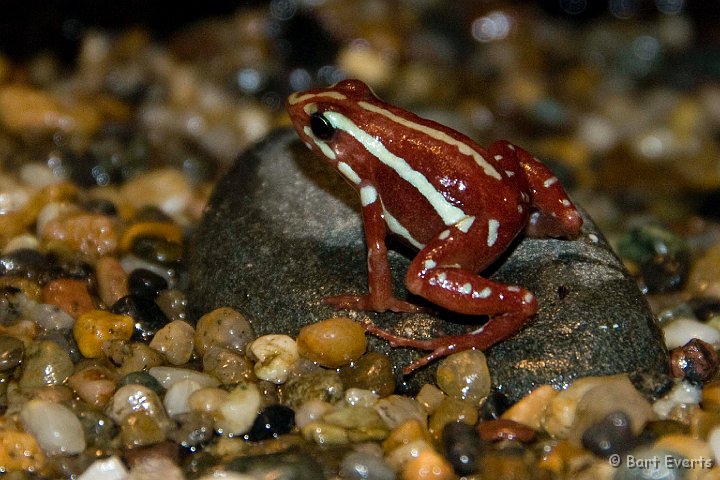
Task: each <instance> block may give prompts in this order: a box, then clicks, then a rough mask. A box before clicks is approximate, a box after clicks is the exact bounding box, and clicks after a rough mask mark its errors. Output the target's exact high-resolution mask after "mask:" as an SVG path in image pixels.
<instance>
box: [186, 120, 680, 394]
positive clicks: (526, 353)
mask: <svg viewBox="0 0 720 480" xmlns="http://www.w3.org/2000/svg"><path fill="white" fill-rule="evenodd" d="M390 245H391V246H395V247H397V248H394V249H393V250H392V251H391V253H390V262H391V268H392V270H393V277H394V283H395V289H396V292H397V294H398V296H400V297H405V298H409V297H408V294H407V292H406V290H405V289H404V286H403V285H402V281H403V277H404V273H405V270H406V268H407V265H408V263H409V260H410V258H412V255H413V252H409V251H407V250H405V249H404V248H403V247H401V246H397V245H395V244H393V243H390ZM365 252H366V249H365V246H364V242H363V230H362V222H361V219H360V205H359V199H358V198H357V194H356V193H355V192H354V191H353V189H352V188H350V187H349V186H348V185H346V184H345V182H344V181H343V180H342V179H341V178H340V176H339V175H337V174H336V173H335V172H334V171H332V169H331V168H330V167H329V166H328V165H326V164H325V162H324V161H323V160H321V159H318V158H315V157H314V156H313V154H312V153H311V152H309V151H308V150H307V149H306V148H305V147H304V146H303V145H302V144H301V143H300V142H299V141H298V140H297V137H296V135H295V134H294V132H291V131H290V130H278V131H276V132H274V133H272V134H271V135H269V136H268V137H267V138H266V139H265V140H264V141H263V142H261V143H259V144H258V145H257V146H255V147H254V148H253V149H251V150H249V151H247V152H246V153H244V154H243V155H242V156H241V157H240V158H239V159H238V161H237V162H236V164H235V166H234V167H233V169H232V170H231V171H230V172H229V173H228V174H227V175H226V176H225V177H224V178H223V179H222V180H221V181H220V182H219V183H218V185H217V186H216V189H215V192H214V194H213V197H212V199H211V201H210V203H209V206H208V209H207V211H206V213H205V217H204V220H203V222H202V224H201V226H200V228H199V229H198V231H197V233H196V235H195V237H194V239H193V242H192V246H191V249H190V254H189V259H188V260H189V261H188V265H189V277H190V288H189V292H188V306H189V311H190V314H191V316H192V317H193V319H195V320H196V319H198V318H199V317H200V316H201V315H203V314H205V313H207V312H209V311H211V310H213V309H215V308H217V307H222V306H229V307H232V308H235V309H237V310H238V311H240V312H241V313H242V314H243V315H245V316H246V317H247V319H248V320H249V321H250V322H251V323H252V325H253V329H254V330H255V332H256V333H257V334H258V335H264V334H268V333H286V334H289V335H292V336H296V335H297V334H298V332H299V330H300V328H301V327H303V326H304V325H307V324H309V323H313V322H316V321H319V320H324V319H327V318H330V317H333V316H335V315H336V312H335V311H333V310H332V308H330V307H329V306H327V305H325V304H323V303H322V302H321V299H322V298H323V297H324V296H326V295H334V294H342V293H350V292H357V293H364V292H365V291H366V289H367V278H366V275H367V273H366V253H365ZM484 275H489V276H491V278H493V279H494V280H497V281H501V282H505V283H513V284H519V285H522V286H525V287H527V288H528V289H530V290H531V291H532V292H533V293H535V295H536V296H537V297H538V303H539V311H538V314H537V315H536V317H535V318H534V319H533V320H532V321H531V322H530V323H529V324H528V325H527V326H526V327H525V328H524V329H523V330H522V331H521V332H520V333H519V334H518V335H516V336H515V337H513V338H511V339H509V340H507V341H505V342H503V343H501V344H498V345H495V346H493V347H492V348H490V349H489V350H488V351H487V352H486V354H487V362H488V366H489V369H490V374H491V377H492V383H493V388H494V389H496V390H499V391H502V392H504V393H505V394H506V395H507V396H508V397H509V398H510V399H511V400H517V399H519V398H520V397H522V396H523V395H525V394H527V393H528V392H529V391H531V390H532V389H533V388H534V387H536V386H537V385H539V384H546V383H547V384H551V385H554V386H556V387H562V386H565V385H567V384H569V383H570V382H571V381H572V380H573V379H575V378H578V377H583V376H588V375H609V374H614V373H618V372H633V371H636V370H641V369H642V370H650V371H665V370H666V368H667V361H668V357H667V351H666V349H665V347H664V345H663V340H662V333H661V332H660V330H659V329H658V328H657V326H656V325H655V323H654V319H653V316H652V313H651V312H650V310H649V308H648V306H647V304H646V301H645V299H644V298H643V297H642V295H641V293H640V291H639V289H638V287H637V285H636V283H635V281H634V280H633V279H632V278H631V277H630V276H629V275H628V273H627V272H626V271H625V269H624V267H623V266H622V263H621V262H620V261H619V260H618V259H617V257H616V256H615V255H614V254H613V253H612V251H611V250H610V247H609V246H608V245H607V243H606V242H605V240H604V238H603V237H602V235H601V234H600V233H599V232H598V231H597V229H596V227H595V226H594V224H593V223H592V222H591V221H590V220H589V219H588V218H585V226H584V227H583V232H582V235H581V236H580V237H579V238H578V239H576V240H573V241H566V240H555V239H527V238H523V239H521V240H520V241H518V242H516V244H515V246H514V247H513V249H512V251H511V252H509V253H508V255H507V256H506V257H505V258H503V259H501V260H499V261H498V262H497V264H496V266H494V267H493V268H491V271H490V272H485V273H484ZM410 299H411V300H412V301H413V302H417V303H419V304H422V303H423V300H422V299H420V298H417V297H414V298H410ZM348 316H350V317H351V318H353V319H355V320H358V321H362V320H364V319H370V320H372V321H373V322H375V323H376V324H378V325H380V326H381V327H383V328H390V329H393V330H395V331H397V332H402V333H403V334H411V335H413V336H417V337H430V336H438V335H443V334H453V333H459V332H462V331H464V330H465V329H466V328H471V327H472V326H473V325H476V324H477V323H479V322H482V321H484V319H483V318H482V317H463V316H459V315H456V314H452V313H451V312H445V311H441V312H435V314H428V313H422V314H395V313H383V314H377V313H373V312H349V315H348ZM369 350H376V351H381V352H384V353H387V354H388V355H390V356H391V358H392V359H393V360H394V362H395V365H396V367H402V366H404V365H407V364H408V363H410V362H411V361H412V359H413V358H416V357H417V356H418V355H419V354H420V352H416V351H413V350H409V349H392V348H390V347H389V345H388V344H387V343H386V342H385V341H382V340H379V339H377V338H374V337H369ZM435 368H436V365H431V366H430V367H428V368H426V369H423V370H421V371H419V372H417V373H416V374H414V375H413V376H411V377H407V378H404V379H402V381H400V382H399V383H398V385H399V387H400V388H401V389H402V388H403V387H405V388H409V389H410V390H413V389H415V388H417V387H419V386H420V385H422V383H425V382H428V381H431V379H432V376H431V375H432V374H433V372H434V370H435ZM397 370H398V371H399V368H397Z"/></svg>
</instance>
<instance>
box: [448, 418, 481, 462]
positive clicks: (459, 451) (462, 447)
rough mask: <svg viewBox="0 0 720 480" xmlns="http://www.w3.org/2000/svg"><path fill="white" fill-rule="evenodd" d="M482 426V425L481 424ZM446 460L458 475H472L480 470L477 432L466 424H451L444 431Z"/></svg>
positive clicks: (479, 449)
mask: <svg viewBox="0 0 720 480" xmlns="http://www.w3.org/2000/svg"><path fill="white" fill-rule="evenodd" d="M481 425H482V424H481ZM441 438H442V447H443V454H444V455H445V458H446V459H447V460H448V461H449V462H450V464H451V465H452V467H453V470H455V473H457V474H458V475H472V474H474V473H475V472H477V470H478V459H477V457H478V456H479V455H480V452H481V448H480V437H479V436H478V432H477V430H475V428H473V427H472V426H471V425H468V424H466V423H464V422H451V423H448V424H447V425H445V427H444V428H443V430H442V436H441Z"/></svg>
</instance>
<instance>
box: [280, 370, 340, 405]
mask: <svg viewBox="0 0 720 480" xmlns="http://www.w3.org/2000/svg"><path fill="white" fill-rule="evenodd" d="M344 393H345V391H344V389H343V384H342V381H340V376H339V375H338V373H337V372H335V371H333V370H318V371H316V372H311V373H306V374H303V375H297V376H291V377H290V378H289V379H288V380H287V382H285V383H284V384H282V385H281V386H280V389H279V394H280V398H281V399H282V404H283V405H287V406H288V407H290V408H292V409H293V410H297V409H298V407H300V406H301V405H303V404H304V403H306V402H309V401H310V400H321V401H324V402H329V403H336V402H338V401H340V400H342V398H343V395H344Z"/></svg>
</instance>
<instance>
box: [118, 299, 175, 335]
mask: <svg viewBox="0 0 720 480" xmlns="http://www.w3.org/2000/svg"><path fill="white" fill-rule="evenodd" d="M111 311H112V313H119V314H124V315H130V316H131V317H132V318H133V320H135V331H134V332H133V336H132V339H133V340H136V341H141V342H149V341H150V340H152V338H153V336H155V333H156V332H157V331H158V330H160V329H161V328H162V327H164V326H165V325H166V324H167V323H168V319H167V317H166V316H165V314H164V313H163V312H162V310H160V307H158V306H157V304H156V303H155V301H154V300H152V299H150V298H147V297H141V296H138V295H126V296H124V297H122V298H121V299H120V300H118V301H117V302H115V304H113V306H112V308H111Z"/></svg>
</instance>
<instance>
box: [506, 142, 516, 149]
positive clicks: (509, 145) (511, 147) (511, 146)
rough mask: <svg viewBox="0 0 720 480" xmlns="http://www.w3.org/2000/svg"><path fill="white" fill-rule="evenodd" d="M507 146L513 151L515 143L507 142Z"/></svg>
mask: <svg viewBox="0 0 720 480" xmlns="http://www.w3.org/2000/svg"><path fill="white" fill-rule="evenodd" d="M507 147H508V148H509V149H510V150H512V151H515V145H513V144H512V143H508V144H507Z"/></svg>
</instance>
